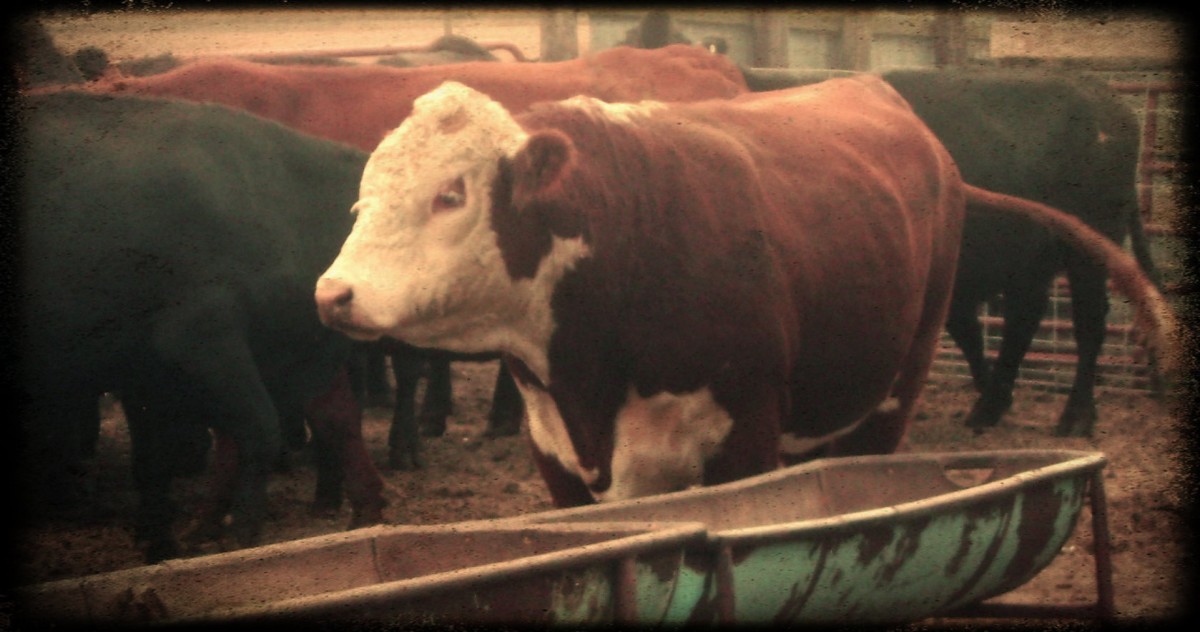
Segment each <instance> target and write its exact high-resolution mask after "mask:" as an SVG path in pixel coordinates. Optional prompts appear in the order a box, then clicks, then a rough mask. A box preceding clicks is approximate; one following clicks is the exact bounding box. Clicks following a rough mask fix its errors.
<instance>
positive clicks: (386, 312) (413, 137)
mask: <svg viewBox="0 0 1200 632" xmlns="http://www.w3.org/2000/svg"><path fill="white" fill-rule="evenodd" d="M528 137H529V136H528V134H526V133H525V131H524V130H522V129H521V127H520V126H519V125H518V124H517V122H516V121H515V120H514V119H513V117H512V115H511V114H509V112H508V111H506V110H505V109H504V108H503V107H502V106H501V105H500V104H498V103H496V102H495V101H493V100H491V99H490V98H488V97H487V96H486V95H484V94H481V93H479V92H477V91H475V90H473V89H471V88H468V87H466V86H463V85H461V84H458V83H453V82H447V83H446V84H443V85H442V86H441V87H439V88H438V89H436V90H434V91H432V92H430V93H428V94H426V95H424V96H422V97H420V98H418V99H417V100H416V101H415V102H414V104H413V112H412V114H411V115H410V116H409V117H408V118H407V119H406V120H405V121H404V123H403V124H401V125H400V127H398V128H397V129H396V130H394V131H393V132H391V133H390V134H389V135H388V136H387V137H386V138H384V140H383V141H382V142H381V143H380V144H379V147H378V148H377V149H376V150H375V152H374V153H372V154H371V157H370V159H369V160H368V162H367V165H366V168H365V169H364V171H363V177H362V184H361V188H360V197H359V200H358V202H357V203H356V204H355V205H354V212H355V213H357V215H358V218H357V220H356V222H355V226H354V230H353V231H352V232H351V234H350V236H349V237H348V238H347V240H346V242H345V244H344V245H343V247H342V251H341V253H340V254H339V255H338V257H337V259H336V260H335V261H334V262H333V264H332V265H331V266H330V267H329V269H328V270H326V272H325V274H324V275H323V276H322V277H321V279H320V280H319V281H318V283H317V290H316V300H317V305H318V309H319V312H320V315H321V319H322V322H324V323H325V324H326V325H327V326H329V327H333V328H335V329H338V330H341V331H342V332H344V333H346V334H347V335H349V336H351V337H354V338H357V339H363V340H372V339H377V338H379V337H381V336H384V335H387V336H391V337H394V338H398V339H400V340H404V341H406V342H409V343H412V344H415V345H418V346H426V347H437V348H443V349H449V350H453V351H465V352H478V351H506V352H509V353H513V354H514V355H516V356H518V357H521V358H522V359H523V360H525V361H526V363H527V364H529V366H530V368H531V369H532V370H533V371H534V372H535V373H537V374H539V376H540V377H541V378H542V379H546V378H547V372H548V367H547V366H546V361H545V351H544V350H545V347H546V344H547V341H548V340H549V336H550V334H551V333H552V330H553V322H552V319H551V316H550V313H549V293H550V291H551V290H552V289H553V285H554V283H555V282H556V281H557V279H558V278H560V277H561V274H562V272H563V271H565V270H566V269H568V268H569V267H570V266H571V265H572V263H573V262H574V261H575V260H576V259H578V258H579V257H581V256H584V255H585V254H586V246H585V245H584V244H583V243H582V242H581V241H580V240H578V239H576V240H558V241H556V243H555V246H554V248H553V250H552V252H551V253H550V255H549V256H548V257H546V259H545V260H544V261H543V262H542V264H541V266H540V267H539V269H538V272H537V274H536V275H535V276H534V277H533V278H532V279H527V278H523V279H518V280H514V279H513V278H511V277H510V276H509V275H508V273H507V272H506V269H505V266H504V263H503V261H502V257H501V252H500V248H499V246H498V245H497V240H496V234H495V232H494V230H493V228H492V226H491V217H490V210H491V206H492V200H491V186H492V183H493V180H495V178H496V175H497V172H498V165H499V162H500V160H501V158H502V157H505V156H507V157H512V156H514V155H515V154H516V153H517V152H518V150H519V149H521V148H522V146H523V145H524V144H525V143H526V140H527V139H528Z"/></svg>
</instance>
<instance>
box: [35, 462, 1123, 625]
mask: <svg viewBox="0 0 1200 632" xmlns="http://www.w3.org/2000/svg"><path fill="white" fill-rule="evenodd" d="M1104 463H1105V459H1104V456H1103V455H1101V454H1098V453H1090V452H1075V451H1065V450H1009V451H992V452H969V453H945V454H904V455H888V456H875V457H854V458H840V459H824V460H819V461H813V462H810V463H806V464H803V465H797V466H793V467H789V468H784V469H781V470H777V471H775V472H771V473H768V474H763V475H760V476H755V477H752V478H748V479H745V480H741V481H736V482H733V483H727V484H724V485H716V486H712V487H705V488H695V489H690V490H687V491H682V492H676V493H672V494H662V495H658V496H650V497H646V498H641V499H636V500H630V501H622V502H616V503H609V504H602V505H592V506H588V507H580V508H573V509H562V510H554V511H547V512H541V513H536V514H529V515H526V516H522V517H519V518H510V519H506V520H495V521H475V522H464V523H456V524H448V525H439V526H424V527H400V526H396V527H373V528H368V529H360V530H357V531H352V532H348V533H344V534H336V535H331V536H321V537H316V538H308V539H305V540H297V541H294V542H287V543H282V544H275V545H270V546H264V547H259V548H255V549H247V550H242V551H235V552H232V553H225V554H220V555H214V556H209V557H203V558H194V559H188V560H177V561H170V562H166V563H163V564H158V565H155V566H148V567H141V568H136V569H130V570H126V571H117V572H113V573H106V574H101V575H93V576H90V577H84V578H79V579H71V580H62V581H57V582H51V583H47V584H41V585H38V586H33V587H30V588H29V589H27V590H25V591H23V592H21V593H19V595H18V597H19V598H18V604H19V605H20V606H23V607H24V608H25V612H24V614H26V615H28V616H30V617H33V618H37V619H48V620H51V621H64V620H65V621H74V622H91V623H110V622H127V621H133V620H151V621H158V622H176V621H186V620H204V621H219V622H226V621H242V620H256V621H272V622H276V621H284V620H289V619H292V620H296V619H300V620H303V621H305V622H313V621H317V622H323V621H336V622H339V623H354V622H365V621H371V622H380V621H386V622H387V623H427V622H439V621H440V622H466V623H470V622H496V621H500V622H542V623H587V622H612V621H618V622H632V623H659V622H668V623H686V622H701V623H758V622H800V623H824V622H838V623H855V622H900V621H915V620H919V619H924V618H928V617H936V616H1080V615H1085V616H1086V615H1091V616H1097V617H1104V616H1111V613H1112V591H1111V570H1110V569H1111V566H1110V560H1109V557H1108V555H1109V551H1108V547H1107V544H1108V534H1107V517H1106V513H1105V506H1104V495H1103V482H1102V477H1101V470H1102V468H1103V467H1104ZM1089 491H1090V494H1089ZM1088 496H1090V499H1091V508H1092V514H1093V528H1094V531H1095V540H1096V570H1097V573H1096V576H1097V593H1098V599H1097V604H1095V605H1084V606H1075V607H1072V606H1053V605H1051V606H1030V607H1022V606H1020V605H1012V606H1005V605H1002V604H992V605H988V604H982V602H984V601H985V600H987V599H990V598H992V597H995V596H998V595H1001V594H1003V593H1006V592H1008V591H1011V590H1013V589H1014V588H1017V587H1018V586H1020V585H1021V584H1023V583H1025V582H1026V581H1028V580H1029V579H1031V578H1032V577H1034V576H1035V575H1036V574H1037V573H1038V572H1040V571H1041V570H1042V569H1044V568H1045V567H1046V566H1048V565H1049V564H1050V562H1051V561H1052V560H1053V559H1054V557H1055V556H1056V555H1057V554H1058V552H1059V550H1060V549H1061V548H1062V546H1063V544H1064V543H1065V542H1066V541H1067V539H1068V538H1069V537H1070V536H1071V533H1072V531H1073V530H1074V526H1075V522H1076V520H1077V518H1078V515H1079V513H1080V510H1081V508H1082V506H1083V504H1084V502H1085V497H1088ZM981 604H982V605H981ZM964 608H971V610H970V611H969V612H968V611H965V610H964Z"/></svg>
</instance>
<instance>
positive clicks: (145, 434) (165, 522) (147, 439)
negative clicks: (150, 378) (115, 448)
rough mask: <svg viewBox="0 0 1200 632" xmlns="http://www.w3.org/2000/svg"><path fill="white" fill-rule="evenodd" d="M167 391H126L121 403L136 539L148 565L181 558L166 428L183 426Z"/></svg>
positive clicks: (134, 389) (158, 389)
mask: <svg viewBox="0 0 1200 632" xmlns="http://www.w3.org/2000/svg"><path fill="white" fill-rule="evenodd" d="M164 392H165V391H164V389H161V388H150V389H146V390H145V391H142V390H140V389H138V388H129V389H125V390H124V391H123V392H122V393H121V403H122V404H123V407H124V409H125V420H126V424H127V426H128V428H129V443H130V470H131V472H132V474H133V484H134V488H135V489H137V492H138V509H137V512H136V514H135V515H136V518H135V521H134V539H135V540H136V541H137V542H139V543H140V544H141V545H142V546H143V547H144V549H143V556H144V559H145V561H146V563H147V564H155V563H158V562H161V561H163V560H166V559H170V558H174V557H179V555H180V549H179V544H178V543H177V542H176V541H175V537H174V534H173V531H172V525H173V523H174V521H175V518H176V515H177V512H178V509H177V507H176V505H175V503H174V501H173V500H172V499H171V482H172V480H173V476H174V475H173V465H172V459H171V458H170V454H171V450H170V447H171V446H170V442H169V441H168V440H167V439H166V436H167V433H166V426H167V424H171V423H179V420H178V419H172V418H171V415H170V413H169V412H168V411H169V410H171V409H172V408H173V407H171V406H166V405H164V401H163V400H162V396H163V394H164Z"/></svg>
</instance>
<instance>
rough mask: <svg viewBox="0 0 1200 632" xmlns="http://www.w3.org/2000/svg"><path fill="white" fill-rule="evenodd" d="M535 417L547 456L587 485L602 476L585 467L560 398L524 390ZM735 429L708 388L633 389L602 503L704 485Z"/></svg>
mask: <svg viewBox="0 0 1200 632" xmlns="http://www.w3.org/2000/svg"><path fill="white" fill-rule="evenodd" d="M521 394H522V395H523V396H524V398H525V405H526V407H527V411H528V415H529V431H530V437H531V438H532V440H533V442H534V445H535V446H537V449H538V451H540V452H541V453H543V454H545V455H547V456H552V457H554V458H555V459H557V460H558V462H559V464H561V465H562V466H563V468H564V469H565V470H566V471H568V472H571V473H573V474H575V475H577V476H579V478H580V479H581V480H583V482H584V483H593V482H595V481H596V479H597V478H598V477H599V471H598V470H597V469H595V468H591V469H585V468H583V467H582V466H581V465H580V462H579V455H578V453H577V452H576V450H575V446H574V445H573V444H572V442H571V439H570V435H569V434H568V433H567V428H566V424H565V423H564V421H563V418H562V416H561V414H560V413H559V410H558V406H557V405H556V404H555V403H554V399H553V398H552V397H551V396H550V394H549V393H547V392H546V391H544V390H542V389H540V388H537V387H528V386H524V385H522V386H521ZM732 427H733V419H732V418H731V417H730V416H729V413H728V412H727V411H726V410H725V409H724V408H722V407H721V406H720V405H719V404H717V403H716V401H714V400H713V396H712V393H711V392H710V391H709V390H708V389H707V388H702V389H700V390H697V391H694V392H691V393H683V394H672V393H658V394H655V395H652V396H650V397H645V398H643V397H641V396H639V395H638V393H637V390H636V389H634V388H632V387H630V388H629V390H628V393H627V395H626V398H625V402H624V404H623V405H622V406H621V408H620V409H619V411H618V413H617V416H616V418H615V420H614V424H613V428H614V434H613V452H612V459H611V461H610V462H609V466H610V469H611V472H612V484H611V485H610V486H609V488H608V489H607V490H605V491H603V492H594V491H593V492H592V497H593V498H595V499H596V500H597V501H598V502H606V501H614V500H625V499H628V498H636V497H641V496H648V495H651V494H659V493H665V492H672V491H678V490H681V489H686V488H688V487H691V486H693V485H699V484H701V483H702V482H703V478H704V464H705V461H707V460H708V459H709V458H710V457H711V456H712V455H713V454H715V453H716V452H717V450H718V449H719V448H720V446H721V444H722V442H723V441H724V440H725V437H726V436H728V435H729V431H730V429H731V428H732Z"/></svg>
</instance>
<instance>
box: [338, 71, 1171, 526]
mask: <svg viewBox="0 0 1200 632" xmlns="http://www.w3.org/2000/svg"><path fill="white" fill-rule="evenodd" d="M418 147H419V148H420V149H419V150H414V148H418ZM968 199H970V200H972V202H973V204H974V205H975V206H976V207H977V208H980V209H985V210H983V211H980V212H995V211H994V210H990V209H1000V210H1003V211H1006V212H1018V213H1026V214H1032V215H1033V216H1037V215H1038V214H1041V215H1043V216H1046V217H1050V216H1053V217H1054V219H1055V220H1057V218H1058V217H1059V216H1061V214H1058V215H1053V214H1054V213H1055V212H1054V211H1053V210H1052V209H1047V208H1045V207H1040V206H1036V205H1032V204H1027V203H1025V202H1024V201H1023V200H1019V199H1016V198H1011V197H1008V196H1001V195H998V194H993V193H991V192H987V191H982V190H979V189H975V188H973V187H969V186H967V185H964V183H963V182H962V181H961V179H960V176H959V174H958V171H957V169H956V167H955V165H954V162H953V161H952V160H951V158H950V156H949V155H948V153H947V152H946V150H945V148H944V147H942V145H941V144H940V142H938V140H937V139H936V138H935V137H934V135H933V134H932V132H931V131H930V130H929V129H928V128H927V127H926V126H925V125H924V124H923V123H922V122H921V121H920V120H919V119H918V118H917V117H916V116H915V115H914V114H913V112H912V110H911V109H910V108H909V106H908V104H907V103H906V102H905V101H904V100H903V99H902V98H901V97H900V96H899V94H898V93H896V92H895V90H893V89H892V88H891V87H890V86H888V85H887V84H886V83H884V82H883V81H882V80H880V79H879V78H878V77H873V76H862V77H855V78H851V79H836V80H832V81H828V82H825V83H821V84H817V85H813V86H809V87H805V88H797V89H793V90H787V91H779V92H774V93H759V94H747V95H743V96H741V97H738V98H735V99H732V100H713V101H706V102H702V103H684V104H664V103H655V102H645V103H640V104H636V105H614V104H606V103H603V102H601V101H599V100H596V99H587V98H575V99H570V100H567V101H563V102H559V103H554V104H544V105H541V106H538V107H535V108H533V109H531V110H530V111H529V112H527V113H525V114H521V115H518V116H516V117H514V116H513V115H512V114H511V113H510V112H508V111H506V110H505V109H504V107H503V106H502V105H501V104H499V103H497V102H496V101H494V100H492V99H490V98H488V97H487V96H486V95H484V94H482V93H480V92H478V91H476V90H473V89H471V88H469V87H466V86H463V85H461V84H457V83H447V84H445V85H443V86H441V87H439V88H438V89H436V90H434V91H433V92H431V93H430V94H428V95H426V96H424V97H422V98H420V99H418V100H417V102H416V104H415V107H414V114H413V115H412V116H411V117H410V118H409V119H408V120H406V121H405V123H404V124H403V125H401V126H400V127H399V128H398V129H397V130H396V131H395V132H393V133H392V134H390V135H389V136H388V137H387V138H386V139H385V140H384V141H383V142H382V143H380V145H379V147H378V148H377V149H376V151H375V152H374V153H373V154H372V156H371V158H370V160H369V161H368V163H367V166H366V168H365V170H364V173H363V180H362V185H361V188H360V197H359V201H358V202H357V203H356V205H355V209H356V212H357V214H358V218H357V221H356V224H355V227H354V229H353V231H352V232H351V235H350V237H349V238H348V239H347V241H346V243H345V244H344V246H343V248H342V251H341V254H340V255H339V256H338V258H337V260H335V261H334V263H333V265H331V266H330V268H329V269H328V270H327V271H326V272H325V274H324V275H323V276H322V277H321V279H320V280H319V281H318V283H317V287H316V291H315V300H316V302H317V306H318V309H319V312H320V315H321V319H322V321H323V322H325V323H326V324H327V325H328V326H331V327H334V328H336V329H338V330H340V331H343V332H345V333H347V334H348V335H350V336H352V337H354V338H357V339H362V340H371V339H376V338H379V337H380V336H392V337H396V338H398V339H401V340H406V341H409V342H412V343H414V344H419V345H423V346H430V347H439V348H447V349H452V350H456V351H473V350H478V349H496V348H499V349H502V350H503V351H504V352H505V353H506V360H507V362H508V364H509V365H510V366H511V367H512V369H513V372H514V374H515V375H516V376H517V378H518V383H519V385H520V387H521V390H522V394H523V395H524V400H525V405H526V411H527V416H528V419H529V424H530V435H531V438H532V441H533V448H534V455H535V458H536V461H537V463H538V466H539V468H540V470H541V472H542V475H543V477H544V478H545V480H546V482H547V486H548V487H549V490H550V493H551V495H552V497H553V499H554V501H555V503H556V504H558V505H560V506H565V505H575V504H583V503H590V502H595V501H606V500H617V499H624V498H630V497H636V496H642V495H647V494H653V493H658V492H667V491H672V490H678V489H682V488H684V487H687V486H690V485H696V484H713V483H720V482H724V481H730V480H734V479H737V478H741V477H745V476H748V475H752V474H756V473H760V472H764V471H767V470H770V469H773V468H774V467H776V466H777V465H778V463H779V459H780V448H779V446H780V441H781V436H782V434H783V433H789V434H792V435H795V436H796V437H798V438H800V439H801V440H802V441H807V442H808V443H809V444H810V445H811V446H812V448H813V449H814V450H817V449H819V450H820V451H821V452H822V453H824V454H856V453H872V452H875V453H884V452H890V451H892V450H895V449H896V448H897V447H898V446H899V445H900V444H901V441H902V439H903V436H904V433H905V430H906V427H907V423H908V419H909V416H910V413H911V411H912V408H913V406H914V404H915V402H916V400H917V397H918V395H919V393H920V390H921V387H922V385H923V383H924V381H925V378H926V375H927V373H928V370H929V367H930V364H931V362H932V360H933V356H934V354H935V352H936V349H937V341H938V337H939V333H940V331H941V328H942V325H943V322H944V320H945V317H946V311H947V306H948V304H949V300H950V294H951V289H952V285H953V281H954V273H955V268H956V259H957V253H958V249H959V244H960V237H961V229H962V224H963V220H964V213H965V205H966V201H967V200H968ZM1010 207H1011V208H1010ZM1061 226H1062V224H1061V223H1060V224H1057V225H1055V224H1053V223H1052V224H1051V227H1055V228H1056V229H1061ZM1068 228H1069V229H1071V230H1077V231H1079V233H1078V234H1077V235H1072V237H1073V238H1074V239H1075V240H1076V241H1077V242H1080V243H1082V244H1084V245H1086V244H1087V243H1088V242H1093V241H1094V242H1097V243H1099V244H1101V245H1103V244H1104V239H1103V238H1102V237H1100V236H1099V235H1098V234H1096V233H1094V232H1090V233H1087V232H1086V227H1082V225H1081V224H1079V223H1078V222H1076V223H1075V225H1070V226H1068ZM1108 245H1110V246H1111V244H1108ZM1096 252H1098V253H1099V254H1100V255H1101V256H1102V257H1103V258H1106V260H1107V259H1111V258H1114V257H1115V258H1116V259H1118V261H1116V263H1113V264H1112V265H1114V266H1116V267H1114V271H1118V272H1117V274H1116V276H1117V277H1118V278H1125V279H1127V280H1129V281H1130V283H1129V284H1126V285H1127V287H1126V289H1132V291H1133V293H1134V295H1135V296H1137V297H1138V298H1139V299H1146V298H1147V297H1153V295H1154V290H1153V286H1152V285H1151V284H1150V283H1149V282H1148V281H1147V280H1146V279H1145V277H1144V276H1143V275H1142V274H1141V272H1140V271H1139V270H1138V268H1137V265H1136V263H1134V262H1133V261H1132V260H1130V259H1129V258H1128V257H1124V259H1121V257H1122V256H1123V255H1121V254H1120V251H1119V249H1118V248H1116V247H1115V246H1113V248H1112V249H1110V250H1104V249H1103V248H1100V249H1099V250H1096ZM1114 252H1115V253H1116V254H1114ZM1122 265H1123V266H1124V267H1121V266H1122ZM1159 298H1161V297H1159ZM1141 304H1143V305H1149V306H1150V307H1149V308H1147V311H1146V314H1147V315H1148V316H1149V317H1151V319H1155V318H1158V319H1159V321H1158V323H1159V324H1162V320H1161V317H1162V316H1163V314H1164V313H1165V308H1162V305H1161V303H1159V304H1157V305H1155V304H1153V303H1152V302H1143V303H1141ZM1156 307H1157V308H1158V309H1157V310H1156V309H1155V308H1156Z"/></svg>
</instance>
